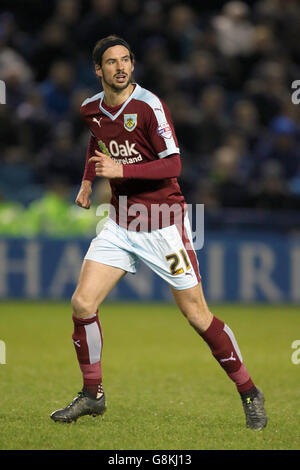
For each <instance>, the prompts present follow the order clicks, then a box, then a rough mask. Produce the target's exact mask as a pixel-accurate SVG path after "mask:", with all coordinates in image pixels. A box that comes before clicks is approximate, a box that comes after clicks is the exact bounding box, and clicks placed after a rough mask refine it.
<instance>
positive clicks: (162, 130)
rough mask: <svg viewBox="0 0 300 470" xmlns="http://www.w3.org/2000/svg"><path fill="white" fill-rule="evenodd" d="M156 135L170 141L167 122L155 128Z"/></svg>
mask: <svg viewBox="0 0 300 470" xmlns="http://www.w3.org/2000/svg"><path fill="white" fill-rule="evenodd" d="M157 133H158V135H160V136H161V137H163V138H164V139H170V138H171V137H172V129H171V126H170V124H168V123H167V122H164V123H163V124H160V126H158V128H157Z"/></svg>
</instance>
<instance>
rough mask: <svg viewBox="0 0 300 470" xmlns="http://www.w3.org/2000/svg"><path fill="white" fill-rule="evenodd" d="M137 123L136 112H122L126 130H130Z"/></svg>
mask: <svg viewBox="0 0 300 470" xmlns="http://www.w3.org/2000/svg"><path fill="white" fill-rule="evenodd" d="M136 125H137V114H124V127H125V129H126V130H127V131H129V132H132V131H133V130H134V129H135V128H136Z"/></svg>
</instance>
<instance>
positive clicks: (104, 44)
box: [92, 34, 134, 67]
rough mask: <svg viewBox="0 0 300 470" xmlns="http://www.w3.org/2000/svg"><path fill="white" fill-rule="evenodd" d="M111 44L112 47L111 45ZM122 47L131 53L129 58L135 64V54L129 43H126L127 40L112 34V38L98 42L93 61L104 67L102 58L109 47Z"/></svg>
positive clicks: (108, 37)
mask: <svg viewBox="0 0 300 470" xmlns="http://www.w3.org/2000/svg"><path fill="white" fill-rule="evenodd" d="M110 44H111V45H110ZM117 45H121V46H124V47H126V49H128V51H129V56H130V60H131V62H134V54H133V52H132V50H131V48H130V46H129V44H128V42H126V41H125V39H123V38H121V37H120V36H117V35H115V34H111V35H110V36H107V37H106V38H102V39H100V40H99V41H97V42H96V44H95V47H94V49H93V54H92V57H93V61H94V64H95V65H100V67H101V66H102V56H103V54H104V52H105V51H106V49H108V48H109V47H113V46H117Z"/></svg>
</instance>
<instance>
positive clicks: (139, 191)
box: [81, 84, 184, 226]
mask: <svg viewBox="0 0 300 470" xmlns="http://www.w3.org/2000/svg"><path fill="white" fill-rule="evenodd" d="M103 100H104V92H101V93H98V94H97V95H95V96H93V97H91V98H87V99H86V100H85V101H84V102H83V103H82V106H81V114H82V116H83V118H84V120H85V122H86V124H87V126H88V128H89V130H90V132H91V134H92V137H91V139H93V140H94V141H93V142H92V145H90V146H89V148H90V149H91V151H92V150H93V149H95V148H97V149H98V145H97V142H98V141H100V140H101V141H102V142H103V143H104V144H105V146H106V148H107V149H108V151H109V153H110V155H111V157H112V158H113V159H115V160H116V161H118V162H119V163H122V164H123V165H138V164H139V163H146V162H149V161H153V160H156V159H160V158H166V157H168V156H170V155H173V154H179V153H180V152H179V148H178V142H177V138H176V135H175V131H174V126H173V123H172V119H171V116H170V112H169V110H168V108H167V106H166V104H165V103H164V102H163V101H162V100H160V99H159V98H158V97H157V96H156V95H155V94H153V93H152V92H150V91H148V90H146V89H144V88H142V87H141V86H139V85H138V84H134V90H133V92H132V93H131V95H130V96H129V98H128V99H127V101H125V102H124V103H123V104H122V105H121V106H118V107H115V108H109V107H108V106H107V105H105V103H104V101H103ZM91 156H92V155H91ZM109 182H110V186H111V190H112V198H111V204H112V205H113V206H114V208H115V211H116V217H117V220H116V221H117V223H119V224H120V225H127V224H128V222H130V221H131V220H132V218H134V217H133V216H132V214H131V215H128V213H129V214H130V210H129V209H130V207H131V206H133V205H135V204H143V205H144V206H145V207H146V209H147V211H148V212H147V213H148V218H149V226H150V219H151V205H153V204H154V205H157V204H167V205H168V206H173V205H174V204H175V205H176V206H177V207H179V206H180V207H181V210H183V207H184V197H183V195H182V193H181V190H180V186H179V184H178V181H177V178H165V179H159V180H153V179H152V180H151V179H148V180H147V175H146V174H145V179H133V178H122V179H121V178H120V179H110V180H109ZM120 196H123V201H124V196H126V212H127V214H126V217H125V219H126V220H125V219H123V218H122V217H121V214H120V205H119V198H120ZM123 215H124V214H123ZM122 220H125V222H122Z"/></svg>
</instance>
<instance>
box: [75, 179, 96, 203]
mask: <svg viewBox="0 0 300 470" xmlns="http://www.w3.org/2000/svg"><path fill="white" fill-rule="evenodd" d="M91 194H92V183H91V181H89V180H83V181H82V183H81V186H80V189H79V192H78V195H77V197H76V200H75V204H77V206H79V207H82V208H83V209H89V208H90V206H91V199H90V196H91Z"/></svg>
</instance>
